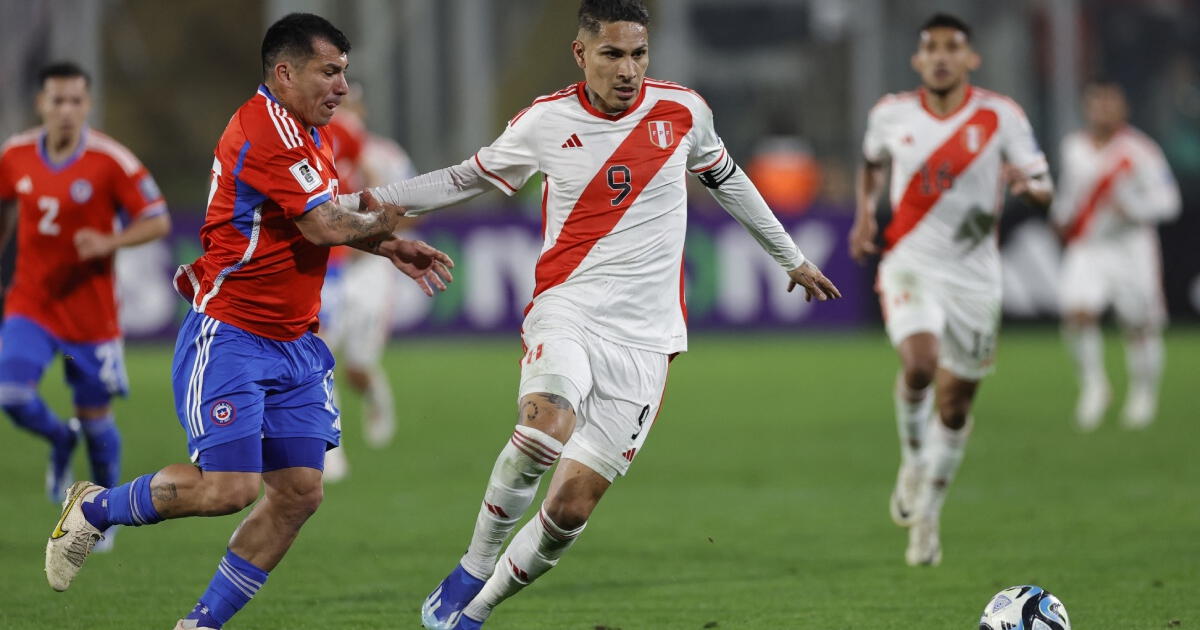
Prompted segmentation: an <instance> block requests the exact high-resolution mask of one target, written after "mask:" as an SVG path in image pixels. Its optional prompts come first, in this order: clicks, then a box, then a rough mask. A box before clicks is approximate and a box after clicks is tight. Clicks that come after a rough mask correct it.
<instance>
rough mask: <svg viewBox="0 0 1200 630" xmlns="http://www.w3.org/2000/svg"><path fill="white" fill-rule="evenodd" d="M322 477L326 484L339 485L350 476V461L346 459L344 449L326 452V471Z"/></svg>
mask: <svg viewBox="0 0 1200 630" xmlns="http://www.w3.org/2000/svg"><path fill="white" fill-rule="evenodd" d="M322 476H323V477H324V479H325V482H326V483H337V482H339V481H341V480H343V479H345V478H346V477H348V476H350V460H349V459H347V458H346V449H345V448H344V447H341V446H338V447H336V448H331V449H329V450H328V451H325V471H324V473H323V475H322Z"/></svg>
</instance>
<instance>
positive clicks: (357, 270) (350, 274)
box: [321, 255, 397, 369]
mask: <svg viewBox="0 0 1200 630" xmlns="http://www.w3.org/2000/svg"><path fill="white" fill-rule="evenodd" d="M396 281H397V272H396V269H395V267H393V266H392V263H391V261H389V260H388V259H386V258H383V257H382V256H371V255H363V256H355V257H354V258H351V259H350V260H347V261H346V264H345V267H344V268H343V270H342V274H341V277H340V278H339V279H338V280H337V282H336V285H335V286H333V287H331V289H332V292H333V293H335V294H334V295H332V296H329V297H330V299H329V302H330V309H329V313H328V322H327V325H326V322H322V331H321V337H322V338H324V339H325V342H326V343H327V344H329V347H330V349H332V350H333V351H334V353H335V354H336V355H337V360H338V362H339V363H342V364H345V365H348V366H350V367H356V368H361V369H366V368H369V367H371V366H373V365H375V364H377V363H379V359H380V357H381V356H382V354H383V349H384V348H385V347H386V346H387V341H388V336H389V335H388V333H389V332H390V331H391V323H392V305H393V301H394V297H395V288H394V287H395V283H396Z"/></svg>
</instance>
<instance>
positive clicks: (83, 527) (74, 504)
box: [46, 481, 103, 592]
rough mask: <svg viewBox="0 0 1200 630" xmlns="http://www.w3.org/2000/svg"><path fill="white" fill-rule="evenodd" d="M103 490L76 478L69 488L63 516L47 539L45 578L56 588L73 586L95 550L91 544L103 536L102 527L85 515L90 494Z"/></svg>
mask: <svg viewBox="0 0 1200 630" xmlns="http://www.w3.org/2000/svg"><path fill="white" fill-rule="evenodd" d="M101 490H103V488H101V487H100V486H98V485H96V484H94V483H92V482H90V481H76V482H75V483H74V484H72V485H71V488H70V489H69V490H67V498H66V499H64V500H63V509H62V515H61V516H59V517H58V522H57V523H55V524H54V530H53V531H51V532H50V540H49V541H47V542H46V581H48V582H49V583H50V588H53V589H54V590H56V591H60V592H61V591H65V590H67V587H69V586H71V580H74V579H75V576H76V575H77V574H78V573H79V569H81V568H83V561H84V560H87V557H88V554H90V553H92V547H94V546H95V545H96V542H97V541H99V540H100V539H101V538H103V535H102V534H101V533H100V530H98V529H96V528H95V527H93V526H92V524H91V523H89V522H88V521H87V519H86V518H84V516H83V507H82V503H83V500H84V499H85V498H86V497H87V496H88V495H91V494H94V493H96V492H99V491H101Z"/></svg>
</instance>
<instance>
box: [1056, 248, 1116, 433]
mask: <svg viewBox="0 0 1200 630" xmlns="http://www.w3.org/2000/svg"><path fill="white" fill-rule="evenodd" d="M1108 258H1109V256H1100V255H1097V252H1096V251H1095V248H1092V247H1089V246H1087V245H1072V246H1069V247H1068V248H1067V251H1066V254H1065V255H1064V257H1063V266H1062V272H1061V274H1060V279H1059V291H1060V293H1059V310H1060V312H1062V314H1063V322H1062V336H1063V340H1064V341H1065V342H1066V345H1067V349H1068V350H1069V351H1070V353H1071V358H1072V359H1073V360H1074V362H1075V371H1076V374H1077V376H1078V380H1079V398H1078V399H1077V401H1076V404H1075V426H1076V427H1077V428H1079V430H1081V431H1093V430H1095V429H1096V427H1098V426H1100V423H1101V421H1103V419H1104V414H1105V412H1106V411H1107V410H1108V405H1109V402H1110V401H1111V399H1112V394H1111V390H1110V388H1109V384H1108V376H1107V375H1106V374H1105V371H1104V336H1103V334H1101V332H1100V315H1101V314H1102V313H1103V312H1104V309H1105V308H1106V307H1107V306H1108V303H1109V301H1110V296H1109V287H1108V284H1109V281H1108V277H1107V269H1108V264H1107V262H1108V260H1107V259H1108ZM1123 262H1124V261H1123Z"/></svg>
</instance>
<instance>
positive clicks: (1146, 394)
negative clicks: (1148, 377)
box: [1121, 386, 1158, 429]
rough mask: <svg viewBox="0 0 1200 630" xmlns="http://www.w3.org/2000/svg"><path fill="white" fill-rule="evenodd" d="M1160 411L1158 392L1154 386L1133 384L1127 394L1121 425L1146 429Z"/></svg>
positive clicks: (1127, 427)
mask: <svg viewBox="0 0 1200 630" xmlns="http://www.w3.org/2000/svg"><path fill="white" fill-rule="evenodd" d="M1157 412H1158V393H1157V392H1156V391H1154V389H1153V388H1150V387H1145V386H1132V387H1130V388H1129V392H1128V393H1127V394H1126V395H1125V408H1124V409H1123V410H1122V412H1121V426H1123V427H1125V428H1126V429H1145V428H1146V427H1148V426H1150V424H1151V423H1152V422H1154V416H1155V414H1156V413H1157Z"/></svg>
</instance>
